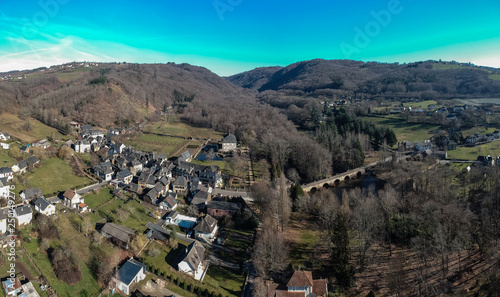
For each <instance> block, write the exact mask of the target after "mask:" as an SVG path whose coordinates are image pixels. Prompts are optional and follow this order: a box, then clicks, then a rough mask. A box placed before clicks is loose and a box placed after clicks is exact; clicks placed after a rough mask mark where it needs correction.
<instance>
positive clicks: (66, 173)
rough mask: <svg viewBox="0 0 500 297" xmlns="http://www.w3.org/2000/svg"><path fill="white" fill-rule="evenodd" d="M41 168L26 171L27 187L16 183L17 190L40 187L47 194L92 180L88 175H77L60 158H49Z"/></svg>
mask: <svg viewBox="0 0 500 297" xmlns="http://www.w3.org/2000/svg"><path fill="white" fill-rule="evenodd" d="M40 163H43V165H42V166H40V168H35V169H34V170H33V171H34V172H33V173H25V174H24V176H25V178H26V181H27V187H24V186H22V185H19V184H16V191H19V190H23V189H25V188H37V187H38V188H40V189H42V192H43V193H44V195H45V196H47V197H49V196H51V195H52V194H58V193H59V192H64V191H66V190H67V189H68V188H72V189H74V188H75V187H81V186H84V185H87V184H90V183H91V182H92V181H91V180H90V179H88V178H87V177H80V176H76V175H75V174H74V173H73V170H72V169H71V167H70V166H69V165H68V163H66V162H65V161H63V160H61V159H59V158H47V159H44V160H42V161H40Z"/></svg>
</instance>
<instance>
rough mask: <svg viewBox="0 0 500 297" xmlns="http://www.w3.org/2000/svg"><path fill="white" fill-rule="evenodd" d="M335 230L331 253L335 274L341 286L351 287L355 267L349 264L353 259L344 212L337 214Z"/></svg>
mask: <svg viewBox="0 0 500 297" xmlns="http://www.w3.org/2000/svg"><path fill="white" fill-rule="evenodd" d="M333 230H334V231H333V234H332V246H333V247H332V252H331V257H332V262H333V273H334V275H335V277H336V278H337V282H338V284H339V285H340V286H342V287H350V286H352V284H353V282H354V267H352V266H351V264H350V263H349V260H350V258H351V250H350V248H349V234H348V229H347V221H346V217H345V214H344V213H343V212H342V211H339V212H338V213H337V217H336V218H335V222H334V228H333Z"/></svg>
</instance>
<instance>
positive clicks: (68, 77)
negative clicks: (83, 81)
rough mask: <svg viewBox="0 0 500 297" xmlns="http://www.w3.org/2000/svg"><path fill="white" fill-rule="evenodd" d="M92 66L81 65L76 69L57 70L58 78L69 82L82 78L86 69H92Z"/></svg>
mask: <svg viewBox="0 0 500 297" xmlns="http://www.w3.org/2000/svg"><path fill="white" fill-rule="evenodd" d="M91 69H92V68H90V67H80V68H75V69H65V70H63V71H58V72H57V79H59V81H61V82H68V81H72V80H75V79H77V78H80V77H81V76H82V75H83V74H84V73H85V72H86V71H89V70H91Z"/></svg>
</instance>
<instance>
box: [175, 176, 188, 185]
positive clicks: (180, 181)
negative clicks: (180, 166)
mask: <svg viewBox="0 0 500 297" xmlns="http://www.w3.org/2000/svg"><path fill="white" fill-rule="evenodd" d="M173 185H174V186H177V187H187V185H188V184H187V179H186V178H185V177H184V176H179V177H177V179H176V180H175V182H174V183H173Z"/></svg>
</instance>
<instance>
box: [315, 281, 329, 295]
mask: <svg viewBox="0 0 500 297" xmlns="http://www.w3.org/2000/svg"><path fill="white" fill-rule="evenodd" d="M326 285H327V282H326V279H315V280H313V294H315V295H318V296H326V295H327V294H328V290H327V287H326Z"/></svg>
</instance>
